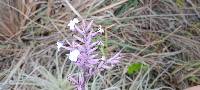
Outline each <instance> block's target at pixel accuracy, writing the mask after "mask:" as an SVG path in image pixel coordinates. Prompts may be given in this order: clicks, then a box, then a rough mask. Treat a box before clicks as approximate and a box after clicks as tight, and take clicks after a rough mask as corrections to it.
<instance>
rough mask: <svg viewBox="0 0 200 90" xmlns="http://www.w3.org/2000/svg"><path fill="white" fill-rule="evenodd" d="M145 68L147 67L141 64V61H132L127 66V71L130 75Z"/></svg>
mask: <svg viewBox="0 0 200 90" xmlns="http://www.w3.org/2000/svg"><path fill="white" fill-rule="evenodd" d="M146 69H147V65H145V64H142V63H134V64H131V65H130V66H128V71H127V73H128V74H129V75H131V74H134V73H137V72H139V71H140V70H146Z"/></svg>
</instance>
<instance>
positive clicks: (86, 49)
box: [57, 18, 121, 90]
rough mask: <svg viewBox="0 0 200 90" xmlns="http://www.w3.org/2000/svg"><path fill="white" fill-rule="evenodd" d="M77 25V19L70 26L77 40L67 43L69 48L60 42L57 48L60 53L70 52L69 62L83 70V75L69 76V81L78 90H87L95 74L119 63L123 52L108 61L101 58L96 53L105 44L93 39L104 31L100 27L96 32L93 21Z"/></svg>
mask: <svg viewBox="0 0 200 90" xmlns="http://www.w3.org/2000/svg"><path fill="white" fill-rule="evenodd" d="M76 23H79V21H78V19H76V18H75V19H73V20H71V21H70V23H69V24H68V26H69V27H70V29H71V30H72V31H73V32H75V33H76V35H73V37H74V38H75V40H73V41H72V42H71V43H69V42H67V43H68V44H69V46H65V45H64V42H63V41H62V42H61V41H58V42H57V48H58V51H60V48H64V49H66V50H69V51H70V53H69V54H68V58H69V60H71V61H72V62H74V64H75V65H77V66H78V67H79V68H80V69H81V71H82V73H81V75H77V76H69V80H70V81H72V83H73V84H74V85H75V86H76V88H77V90H85V84H86V82H87V81H88V80H89V79H90V78H91V77H92V76H93V75H95V73H97V72H100V71H103V70H105V69H109V68H111V67H113V66H114V65H115V64H117V63H118V62H119V59H120V57H119V53H120V52H121V51H120V52H118V53H117V54H116V55H114V56H113V57H111V58H109V59H106V58H105V56H101V57H100V56H99V54H97V52H96V51H97V49H98V46H99V45H103V43H102V42H101V41H94V40H93V39H94V38H95V37H96V36H98V35H101V34H102V33H104V30H103V29H102V28H101V26H99V29H98V31H94V30H93V28H92V23H93V21H91V22H86V21H82V24H81V25H79V26H77V25H76Z"/></svg>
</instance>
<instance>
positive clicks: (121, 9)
mask: <svg viewBox="0 0 200 90" xmlns="http://www.w3.org/2000/svg"><path fill="white" fill-rule="evenodd" d="M137 4H138V0H128V2H127V3H125V4H123V5H122V6H121V7H119V8H117V10H116V11H115V12H114V14H115V15H121V14H123V13H124V12H125V11H127V10H128V9H129V8H131V7H134V6H136V5H137Z"/></svg>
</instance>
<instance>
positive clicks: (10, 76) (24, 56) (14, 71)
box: [3, 47, 31, 85]
mask: <svg viewBox="0 0 200 90" xmlns="http://www.w3.org/2000/svg"><path fill="white" fill-rule="evenodd" d="M24 50H25V51H26V52H25V53H24V54H23V56H22V57H21V59H20V60H19V62H18V63H17V64H16V65H15V67H14V68H13V70H12V71H10V74H9V75H8V77H7V79H6V80H5V82H4V83H3V85H6V84H7V83H8V81H9V80H10V79H11V78H12V76H13V75H14V74H15V73H16V72H17V69H18V68H19V67H20V66H21V65H22V63H23V62H24V61H25V60H26V59H27V57H28V54H29V52H30V50H31V47H28V48H27V49H24Z"/></svg>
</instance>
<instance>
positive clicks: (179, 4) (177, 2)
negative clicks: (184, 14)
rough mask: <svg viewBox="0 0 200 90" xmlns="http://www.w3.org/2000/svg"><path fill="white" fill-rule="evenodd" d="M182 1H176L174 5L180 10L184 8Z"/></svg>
mask: <svg viewBox="0 0 200 90" xmlns="http://www.w3.org/2000/svg"><path fill="white" fill-rule="evenodd" d="M184 1H185V0H176V5H177V6H178V7H179V8H182V7H183V6H184Z"/></svg>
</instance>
